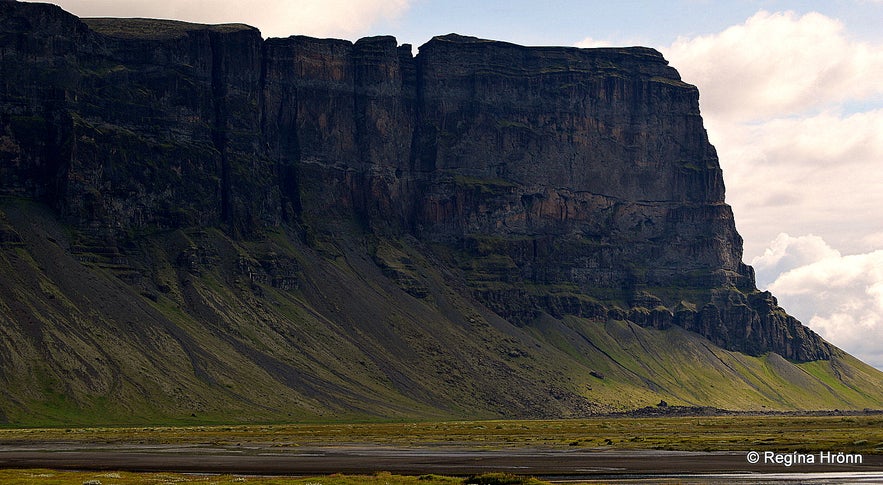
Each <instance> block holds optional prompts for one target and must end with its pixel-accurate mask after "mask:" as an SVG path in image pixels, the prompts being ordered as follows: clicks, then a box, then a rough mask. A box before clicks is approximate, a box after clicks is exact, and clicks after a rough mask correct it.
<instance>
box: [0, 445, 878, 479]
mask: <svg viewBox="0 0 883 485" xmlns="http://www.w3.org/2000/svg"><path fill="white" fill-rule="evenodd" d="M0 468H55V469H83V470H126V471H165V472H190V473H234V474H261V475H324V474H331V473H346V474H365V473H373V472H377V471H388V472H392V473H396V474H408V475H419V474H427V473H435V474H440V475H470V474H474V473H484V472H495V471H496V472H500V471H502V472H510V473H516V474H523V475H533V476H542V477H574V478H577V477H579V478H603V477H610V478H613V477H623V476H636V475H637V476H648V477H652V476H677V475H696V474H720V473H752V472H753V473H822V472H840V473H851V472H883V456H880V455H865V456H863V464H861V465H822V464H818V463H817V464H814V465H795V466H790V467H786V466H784V465H781V464H779V465H764V464H757V465H751V464H749V463H748V462H747V460H746V454H745V453H744V452H709V453H695V452H672V451H650V450H646V451H642V450H604V451H598V450H585V449H582V450H580V449H576V450H560V449H558V450H552V449H504V450H470V449H465V448H455V447H414V448H391V447H382V446H368V445H364V446H363V445H347V446H339V447H311V448H298V449H296V450H292V449H290V448H289V449H286V450H284V451H279V450H276V449H274V448H273V447H271V446H259V445H249V446H247V447H210V446H175V445H158V446H147V445H144V446H139V445H127V446H126V447H124V448H111V447H109V446H108V445H105V446H104V447H102V446H98V445H94V446H85V445H81V444H77V445H71V444H65V443H50V444H41V445H33V444H31V443H29V444H22V445H20V446H17V445H15V444H10V443H7V444H5V445H3V446H0Z"/></svg>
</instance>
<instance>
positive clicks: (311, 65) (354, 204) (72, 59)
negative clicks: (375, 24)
mask: <svg viewBox="0 0 883 485" xmlns="http://www.w3.org/2000/svg"><path fill="white" fill-rule="evenodd" d="M0 19H2V20H3V22H2V25H0V27H2V28H0V31H2V34H3V37H2V42H0V44H2V56H0V69H2V75H3V76H2V77H3V79H4V80H5V82H4V83H3V86H2V88H3V89H2V93H0V94H2V97H0V195H2V198H3V201H2V203H0V210H2V217H0V241H2V247H3V251H2V256H3V257H2V265H3V266H4V274H6V275H8V276H6V277H4V288H3V289H2V291H0V307H2V308H3V309H4V312H3V318H4V320H3V322H2V323H3V325H0V327H2V328H3V329H4V332H5V333H6V337H7V343H6V344H5V346H4V347H2V352H0V356H3V359H2V364H0V369H2V371H3V374H2V376H3V379H4V380H5V381H6V383H7V384H8V386H7V389H8V390H7V391H5V394H4V397H3V400H2V401H0V410H2V411H3V412H2V415H3V416H6V418H5V419H6V420H7V421H9V422H11V423H16V422H17V423H29V422H65V421H66V420H73V421H89V420H95V422H101V421H102V420H110V421H126V420H127V419H131V420H132V421H135V422H139V421H144V422H149V421H152V420H153V421H155V420H169V419H174V420H181V421H188V420H191V421H193V420H195V421H199V420H208V421H213V422H219V421H224V420H225V419H227V420H229V419H233V420H248V419H255V420H285V419H318V418H320V417H321V416H326V417H327V416H335V417H336V418H338V419H340V418H346V417H369V416H380V417H387V418H390V417H410V418H415V417H426V416H436V417H451V416H454V417H470V416H480V417H499V416H544V417H554V416H577V415H588V414H593V413H597V412H604V411H609V410H621V409H629V408H637V407H642V406H646V405H652V404H655V403H657V402H659V401H660V400H666V401H667V402H670V403H672V404H683V405H714V406H717V407H724V408H726V407H730V408H738V409H750V408H755V409H756V408H758V407H761V406H766V407H771V408H782V409H798V408H802V407H806V408H812V409H823V408H834V407H837V408H852V409H855V408H858V409H860V408H864V407H879V406H880V403H881V402H883V384H881V380H880V375H879V373H878V372H876V371H874V370H873V369H871V368H869V367H867V366H865V365H864V364H861V363H859V362H858V361H855V360H854V359H852V358H851V357H849V356H848V355H846V354H844V353H843V352H842V351H841V350H839V349H836V348H835V347H833V346H831V345H830V344H828V343H827V342H825V341H824V340H822V339H821V338H820V337H818V336H817V335H816V334H815V333H813V332H812V331H811V330H809V329H807V328H806V327H803V326H802V325H801V324H800V323H799V322H798V321H797V320H795V319H794V318H793V317H790V316H789V315H787V313H786V312H785V311H784V310H783V309H781V308H780V307H779V306H778V304H777V302H776V300H775V298H774V297H773V296H772V295H771V294H769V293H768V292H760V291H758V290H757V288H756V287H755V284H754V275H753V270H752V269H751V268H750V267H748V266H746V265H745V264H743V263H742V262H741V238H740V237H739V235H738V233H737V232H736V230H735V224H734V222H733V215H732V211H731V210H730V208H729V206H727V205H726V203H725V201H724V186H723V178H722V174H721V171H720V167H719V164H718V162H717V155H716V153H715V151H714V147H713V146H711V144H710V143H709V142H708V139H707V135H706V134H705V130H704V128H703V127H702V119H701V116H700V114H699V107H698V90H696V88H695V87H694V86H691V85H689V84H687V83H684V82H683V81H682V80H681V79H680V76H679V75H678V74H677V71H676V70H675V69H674V68H672V67H670V66H668V63H667V61H665V59H664V58H663V57H662V56H661V54H659V53H658V52H656V51H653V50H652V49H647V48H610V49H600V50H594V49H593V50H585V49H576V48H554V47H542V48H528V47H522V46H517V45H515V44H508V43H503V42H498V41H486V40H481V39H476V38H470V37H465V36H459V35H456V34H449V35H446V36H438V37H435V38H433V39H432V40H431V41H430V42H428V43H427V44H425V45H424V46H422V47H421V48H420V53H419V54H418V55H417V56H413V55H412V54H411V48H410V46H408V45H402V46H399V45H397V42H396V40H395V39H394V38H392V37H375V38H366V39H361V40H359V41H357V42H355V43H352V42H349V41H340V40H333V39H312V38H309V37H302V36H293V37H289V38H286V39H267V40H264V39H262V38H261V36H260V33H259V32H258V31H257V30H256V29H253V28H250V27H248V26H244V25H241V24H230V25H221V26H202V25H198V24H188V23H182V22H175V21H158V20H150V19H83V20H80V19H77V18H76V17H74V16H72V15H70V14H67V13H65V12H63V11H62V10H61V9H59V8H57V7H53V6H48V5H43V4H26V3H21V2H3V3H2V4H0ZM35 221H40V222H39V224H36V223H35ZM659 342H668V344H669V347H671V348H669V347H666V346H661V345H660V344H659ZM108 349H113V350H108ZM122 349H125V351H124V350H122ZM779 355H781V356H784V357H785V358H784V359H783V358H781V357H779ZM697 356H701V357H697ZM786 359H787V360H786ZM678 369H680V370H678ZM713 375H716V376H718V377H717V378H712V377H711V376H713ZM599 376H601V377H599ZM678 376H680V377H678ZM688 377H689V378H688ZM720 381H726V383H721V382H720ZM766 381H768V382H766ZM246 383H250V384H251V385H250V386H246V385H245V384H246ZM697 383H701V385H698V387H697V388H696V389H693V390H690V389H689V386H691V385H697ZM770 383H776V384H775V385H772V384H770ZM715 385H717V386H720V387H721V388H720V389H717V388H715ZM776 386H779V387H780V388H777V387H776ZM252 390H253V391H255V392H256V393H257V394H256V396H251V395H250V394H251V392H250V391H252ZM808 390H812V391H811V392H810V391H808ZM115 394H118V395H119V396H120V397H119V402H114V401H115V400H114V399H113V396H114V395H115ZM212 403H214V404H212ZM727 403H730V404H732V405H731V406H727ZM187 410H191V412H189V413H188V412H187ZM127 413H131V417H128V418H127V416H128V414H127ZM231 416H235V418H231Z"/></svg>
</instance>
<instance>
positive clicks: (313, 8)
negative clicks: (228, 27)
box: [53, 0, 411, 39]
mask: <svg viewBox="0 0 883 485" xmlns="http://www.w3.org/2000/svg"><path fill="white" fill-rule="evenodd" d="M410 1H411V0H297V1H288V0H262V1H253V2H247V3H243V2H240V1H236V0H193V1H188V2H157V1H155V0H55V1H54V2H53V3H55V4H57V5H59V6H60V7H62V8H64V9H65V10H68V11H69V12H71V13H73V14H74V15H78V16H80V17H91V16H100V17H151V18H170V19H176V20H183V21H188V22H197V23H208V24H216V23H245V24H249V25H252V26H254V27H257V28H258V29H260V30H261V33H262V34H263V35H264V37H288V36H290V35H310V36H316V37H337V38H349V39H354V38H356V37H358V36H360V35H363V34H364V33H365V32H367V30H368V29H369V28H370V27H371V26H372V25H374V24H375V23H376V22H378V21H381V20H385V19H394V18H396V17H398V16H399V15H401V14H402V13H403V12H405V11H406V10H407V9H408V7H409V3H410Z"/></svg>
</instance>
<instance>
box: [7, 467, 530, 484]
mask: <svg viewBox="0 0 883 485" xmlns="http://www.w3.org/2000/svg"><path fill="white" fill-rule="evenodd" d="M0 483H3V484H4V485H84V484H94V485H98V484H99V483H100V484H101V485H191V484H193V485H243V484H246V485H247V484H252V485H454V484H457V485H459V484H461V483H463V479H462V478H453V477H443V476H438V475H423V476H419V477H416V476H402V475H393V474H390V473H386V472H381V473H376V474H374V475H329V476H321V477H297V478H295V477H255V476H237V475H199V474H180V473H128V472H84V471H58V470H0ZM518 483H525V484H530V485H540V484H543V483H545V482H540V481H535V480H534V481H529V482H528V481H522V482H518Z"/></svg>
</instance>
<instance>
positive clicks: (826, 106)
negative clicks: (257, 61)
mask: <svg viewBox="0 0 883 485" xmlns="http://www.w3.org/2000/svg"><path fill="white" fill-rule="evenodd" d="M51 3H56V4H57V5H60V6H61V7H62V8H64V9H65V10H68V11H70V12H72V13H74V14H76V15H78V16H81V17H89V16H113V17H155V18H173V19H177V20H185V21H192V22H200V23H226V22H241V23H247V24H250V25H253V26H255V27H257V28H259V29H260V30H261V32H262V34H263V35H264V37H287V36H289V35H295V34H298V35H311V36H315V37H334V38H343V39H349V40H357V39H358V38H361V37H366V36H371V35H394V36H395V37H396V38H397V39H398V41H399V43H402V44H405V43H407V44H412V45H413V46H414V50H415V52H416V51H417V48H418V47H419V46H420V45H421V44H423V43H425V42H426V41H428V40H429V39H430V38H432V37H433V36H434V35H443V34H447V33H451V32H456V33H459V34H463V35H472V36H476V37H482V38H487V39H495V40H504V41H509V42H515V43H519V44H524V45H561V46H578V47H587V48H588V47H599V46H631V45H643V46H648V47H653V48H655V49H657V50H659V51H660V52H662V53H663V54H664V55H665V57H666V59H668V60H669V62H670V63H671V65H672V66H674V67H675V68H676V69H677V70H678V71H679V72H680V74H681V77H682V78H683V80H684V81H686V82H689V83H691V84H694V85H696V86H698V87H699V92H700V109H701V111H702V115H703V119H704V121H705V126H706V128H707V130H708V133H709V138H710V140H711V142H712V144H714V145H715V147H716V148H717V152H718V156H719V158H720V162H721V166H722V168H723V171H724V181H725V184H726V187H727V202H728V203H729V204H730V205H731V206H733V211H734V213H735V217H736V226H737V228H738V230H739V233H740V234H741V235H742V237H743V239H744V241H745V242H744V248H745V253H744V258H743V259H744V261H745V262H746V263H748V264H751V265H753V266H754V267H755V269H756V272H757V280H758V287H760V288H761V289H769V290H770V291H772V292H773V294H774V295H775V296H776V297H778V300H779V303H780V305H782V306H783V307H784V308H785V309H786V310H787V311H788V312H789V313H791V314H792V315H794V316H796V317H797V318H798V319H800V320H801V321H802V322H803V323H804V324H806V325H808V326H809V327H810V328H812V329H813V330H815V331H816V332H818V333H819V334H820V335H822V336H823V337H824V338H825V339H827V340H829V341H830V342H832V343H834V344H835V345H837V346H839V347H841V348H843V349H845V350H846V351H848V352H850V353H852V354H853V355H855V356H857V357H859V358H860V359H862V360H864V361H865V362H867V363H869V364H871V365H874V366H875V367H877V368H879V369H883V210H881V209H880V208H881V207H883V28H881V26H883V0H826V1H785V0H783V1H773V0H769V1H760V0H758V1H752V0H740V1H713V0H668V1H665V2H662V1H659V2H639V1H629V0H622V1H604V2H599V1H591V0H588V1H587V0H548V1H538V0H531V1H529V0H507V1H500V0H482V1H476V0H468V1H465V0H452V1H440V0H350V1H344V0H252V1H249V2H242V1H241V0H189V1H161V0H57V1H54V2H51ZM246 5H247V7H244V6H246Z"/></svg>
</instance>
